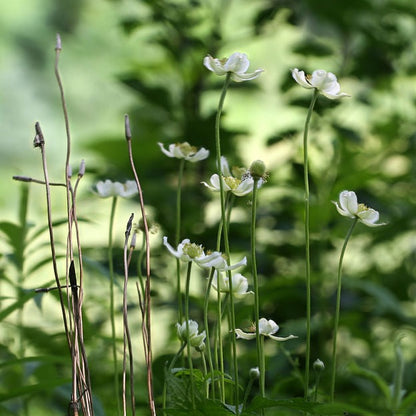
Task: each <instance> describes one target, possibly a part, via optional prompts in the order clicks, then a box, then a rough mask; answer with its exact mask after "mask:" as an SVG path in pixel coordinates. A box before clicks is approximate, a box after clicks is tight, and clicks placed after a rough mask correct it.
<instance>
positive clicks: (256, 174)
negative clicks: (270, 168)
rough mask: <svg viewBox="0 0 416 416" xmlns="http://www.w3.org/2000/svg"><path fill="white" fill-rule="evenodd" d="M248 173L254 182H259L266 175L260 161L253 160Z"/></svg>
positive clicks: (262, 163) (263, 165) (264, 166)
mask: <svg viewBox="0 0 416 416" xmlns="http://www.w3.org/2000/svg"><path fill="white" fill-rule="evenodd" d="M249 171H250V175H251V176H252V178H253V179H254V180H260V179H261V178H263V177H264V176H265V174H266V165H265V164H264V162H263V161H262V160H255V161H254V162H253V163H252V164H251V166H250V169H249Z"/></svg>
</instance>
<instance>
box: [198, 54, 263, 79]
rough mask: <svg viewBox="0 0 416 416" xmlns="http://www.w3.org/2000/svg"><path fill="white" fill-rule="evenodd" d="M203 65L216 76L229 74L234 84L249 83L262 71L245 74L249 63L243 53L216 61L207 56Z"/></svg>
mask: <svg viewBox="0 0 416 416" xmlns="http://www.w3.org/2000/svg"><path fill="white" fill-rule="evenodd" d="M203 62H204V65H205V67H206V68H208V69H209V70H210V71H212V72H214V73H215V74H216V75H220V76H221V75H225V74H227V73H230V74H231V79H232V80H233V81H236V82H242V81H249V80H251V79H255V78H257V77H258V76H259V75H260V74H261V72H263V70H262V69H257V70H256V71H254V72H253V73H246V71H247V69H248V67H249V66H250V61H249V60H248V58H247V55H246V54H245V53H240V52H235V53H233V54H232V55H231V56H230V57H229V58H228V59H222V60H220V59H217V58H213V57H212V56H210V55H208V56H206V57H205V58H204V61H203Z"/></svg>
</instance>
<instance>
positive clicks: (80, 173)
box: [78, 159, 85, 177]
mask: <svg viewBox="0 0 416 416" xmlns="http://www.w3.org/2000/svg"><path fill="white" fill-rule="evenodd" d="M84 175H85V160H84V159H82V160H81V164H80V165H79V172H78V176H79V177H82V176H84Z"/></svg>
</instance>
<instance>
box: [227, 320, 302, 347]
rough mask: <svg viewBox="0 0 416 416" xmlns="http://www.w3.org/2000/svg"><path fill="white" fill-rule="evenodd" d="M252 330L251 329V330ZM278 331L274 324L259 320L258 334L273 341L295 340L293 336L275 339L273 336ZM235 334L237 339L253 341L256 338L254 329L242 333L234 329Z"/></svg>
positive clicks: (269, 321) (277, 326) (271, 321)
mask: <svg viewBox="0 0 416 416" xmlns="http://www.w3.org/2000/svg"><path fill="white" fill-rule="evenodd" d="M252 329H253V328H252ZM278 330H279V325H277V323H276V322H274V321H273V320H271V319H269V320H267V319H266V318H260V320H259V334H260V335H263V336H265V337H269V338H271V339H274V340H275V341H287V340H289V339H294V338H297V336H295V335H289V336H288V337H276V336H274V335H273V334H275V333H276V332H277V331H278ZM235 333H236V335H237V339H238V338H242V339H254V338H256V329H255V328H254V331H251V332H244V331H242V330H241V329H238V328H237V329H236V330H235Z"/></svg>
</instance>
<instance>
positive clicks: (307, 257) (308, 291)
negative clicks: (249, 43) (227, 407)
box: [303, 89, 318, 399]
mask: <svg viewBox="0 0 416 416" xmlns="http://www.w3.org/2000/svg"><path fill="white" fill-rule="evenodd" d="M317 98H318V90H317V89H315V90H314V93H313V96H312V100H311V104H310V106H309V110H308V114H307V116H306V121H305V128H304V130H303V167H304V170H303V179H304V186H305V260H306V270H305V271H306V273H305V274H306V358H305V386H304V387H305V394H304V396H305V399H307V398H308V391H309V367H310V361H311V261H310V240H309V228H310V225H309V221H310V219H309V205H310V201H309V162H308V133H309V123H310V121H311V117H312V113H313V108H314V106H315V102H316V99H317Z"/></svg>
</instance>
